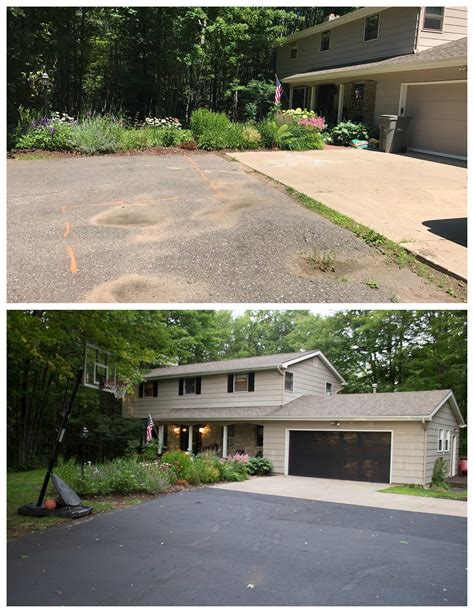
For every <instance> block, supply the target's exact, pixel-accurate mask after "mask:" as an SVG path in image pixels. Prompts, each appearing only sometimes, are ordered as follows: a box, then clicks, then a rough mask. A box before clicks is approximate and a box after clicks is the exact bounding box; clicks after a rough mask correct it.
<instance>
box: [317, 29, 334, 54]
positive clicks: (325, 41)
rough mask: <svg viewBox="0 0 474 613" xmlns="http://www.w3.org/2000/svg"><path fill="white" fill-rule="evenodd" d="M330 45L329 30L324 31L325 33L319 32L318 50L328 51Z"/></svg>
mask: <svg viewBox="0 0 474 613" xmlns="http://www.w3.org/2000/svg"><path fill="white" fill-rule="evenodd" d="M330 43H331V30H326V32H321V45H320V47H319V50H320V51H328V50H329V45H330Z"/></svg>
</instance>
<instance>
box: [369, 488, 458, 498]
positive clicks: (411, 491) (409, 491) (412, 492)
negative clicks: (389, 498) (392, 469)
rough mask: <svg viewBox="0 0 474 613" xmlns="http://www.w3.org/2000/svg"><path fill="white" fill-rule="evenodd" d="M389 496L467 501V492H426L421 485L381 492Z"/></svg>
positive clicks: (432, 490) (437, 490)
mask: <svg viewBox="0 0 474 613" xmlns="http://www.w3.org/2000/svg"><path fill="white" fill-rule="evenodd" d="M379 492H385V493H387V494H405V495H406V496H425V497H426V498H447V499H449V500H467V490H464V491H462V492H458V491H450V490H442V489H436V488H434V489H428V490H426V489H425V488H423V487H422V486H421V485H393V486H392V487H387V488H386V489H383V490H379Z"/></svg>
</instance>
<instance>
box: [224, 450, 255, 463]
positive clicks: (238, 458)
mask: <svg viewBox="0 0 474 613" xmlns="http://www.w3.org/2000/svg"><path fill="white" fill-rule="evenodd" d="M225 459H226V460H230V461H231V462H243V463H244V464H248V461H249V454H248V453H234V454H233V455H228V456H227V457H226V458H225Z"/></svg>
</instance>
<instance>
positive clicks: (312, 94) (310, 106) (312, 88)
mask: <svg viewBox="0 0 474 613" xmlns="http://www.w3.org/2000/svg"><path fill="white" fill-rule="evenodd" d="M315 97H316V87H315V86H314V85H313V86H312V87H311V99H310V103H309V110H310V111H314V100H315Z"/></svg>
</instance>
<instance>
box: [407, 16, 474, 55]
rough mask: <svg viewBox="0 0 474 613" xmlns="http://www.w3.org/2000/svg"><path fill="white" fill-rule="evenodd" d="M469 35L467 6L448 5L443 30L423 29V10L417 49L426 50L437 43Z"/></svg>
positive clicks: (440, 43)
mask: <svg viewBox="0 0 474 613" xmlns="http://www.w3.org/2000/svg"><path fill="white" fill-rule="evenodd" d="M465 36H467V8H466V7H454V6H450V7H446V8H445V10H444V23H443V31H442V32H436V31H433V30H423V11H422V14H421V20H420V31H419V34H418V45H417V51H424V50H425V49H430V48H431V47H435V46H436V45H442V44H444V43H449V42H450V41H452V40H458V39H459V38H464V37H465Z"/></svg>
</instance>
